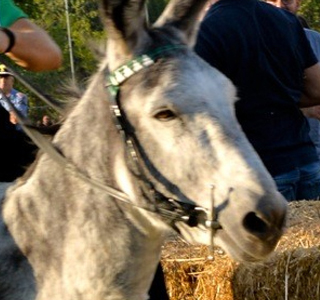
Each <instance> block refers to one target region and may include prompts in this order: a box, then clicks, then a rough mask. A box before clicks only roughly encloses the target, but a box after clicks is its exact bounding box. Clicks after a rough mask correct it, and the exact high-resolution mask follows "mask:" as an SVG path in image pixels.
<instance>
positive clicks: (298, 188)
mask: <svg viewBox="0 0 320 300" xmlns="http://www.w3.org/2000/svg"><path fill="white" fill-rule="evenodd" d="M273 179H274V180H275V182H276V185H277V187H278V191H279V192H280V193H281V194H282V195H283V196H284V197H285V198H286V199H287V201H293V200H319V199H320V162H315V163H312V164H308V165H305V166H303V167H300V168H296V169H294V170H293V171H290V172H287V173H284V174H280V175H277V176H274V177H273Z"/></svg>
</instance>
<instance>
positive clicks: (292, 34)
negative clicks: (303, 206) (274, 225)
mask: <svg viewBox="0 0 320 300" xmlns="http://www.w3.org/2000/svg"><path fill="white" fill-rule="evenodd" d="M195 51H196V52H197V53H198V55H199V56H200V57H202V58H203V59H204V60H206V61H207V62H208V63H209V64H211V65H212V66H214V67H215V68H217V69H218V70H220V71H221V72H222V73H224V74H225V75H226V76H227V77H229V78H230V79H231V80H232V81H233V83H234V84H235V86H236V87H237V88H238V96H239V101H238V102H237V103H236V104H235V109H236V115H237V119H238V121H239V123H240V125H241V127H242V129H243V131H244V132H245V134H246V136H247V138H248V139H249V141H250V142H251V144H252V145H253V147H254V148H255V150H256V151H257V153H258V154H259V156H260V158H261V159H262V161H263V163H264V164H265V166H266V168H267V169H268V171H269V172H270V174H271V175H272V177H273V178H274V180H275V182H276V184H277V187H278V190H279V191H280V192H281V193H282V194H283V196H284V197H285V198H286V199H287V200H288V201H292V200H301V199H318V198H319V197H320V162H319V159H318V156H317V153H316V149H315V146H314V144H313V143H312V141H311V139H310V136H309V126H308V122H307V119H306V118H305V117H304V115H303V114H302V112H301V110H300V106H314V105H317V104H320V64H319V63H318V60H317V58H316V57H315V55H314V53H313V51H312V49H311V46H310V43H309V42H308V40H307V38H306V35H305V33H304V30H303V28H302V26H301V25H300V22H299V20H298V19H297V18H296V17H295V16H294V15H292V14H291V13H289V12H287V11H285V10H281V9H278V8H276V7H273V6H272V5H269V4H267V3H265V2H263V1H259V0H220V1H217V2H216V3H214V4H213V5H212V6H211V8H210V9H209V11H208V13H207V15H206V16H205V18H204V20H203V21H202V23H201V27H200V31H199V35H198V39H197V42H196V46H195Z"/></svg>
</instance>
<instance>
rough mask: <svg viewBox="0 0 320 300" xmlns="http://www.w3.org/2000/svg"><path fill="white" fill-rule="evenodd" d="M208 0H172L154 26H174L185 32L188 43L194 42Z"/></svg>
mask: <svg viewBox="0 0 320 300" xmlns="http://www.w3.org/2000/svg"><path fill="white" fill-rule="evenodd" d="M207 2H208V0H171V2H170V3H169V4H168V5H167V7H166V9H165V10H164V12H163V13H162V14H161V16H160V17H159V19H158V20H157V22H156V23H155V24H154V26H155V27H160V26H166V25H169V26H173V27H175V28H177V29H179V30H181V31H182V32H184V34H185V35H186V37H187V40H188V43H189V44H193V43H194V40H195V36H196V32H197V29H198V25H199V21H200V16H201V13H202V10H203V9H204V6H205V4H206V3H207Z"/></svg>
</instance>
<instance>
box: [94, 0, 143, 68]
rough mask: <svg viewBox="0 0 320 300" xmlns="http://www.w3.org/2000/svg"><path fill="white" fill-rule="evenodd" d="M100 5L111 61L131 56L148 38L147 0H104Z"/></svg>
mask: <svg viewBox="0 0 320 300" xmlns="http://www.w3.org/2000/svg"><path fill="white" fill-rule="evenodd" d="M100 7H101V12H102V20H103V21H104V25H105V27H106V30H107V32H108V58H109V62H111V61H113V60H114V59H117V58H120V57H122V58H123V57H127V58H130V56H132V54H133V53H134V52H135V51H139V50H138V48H139V47H140V46H143V45H144V44H145V43H146V41H147V40H148V35H147V31H146V17H145V12H146V11H145V0H102V1H100ZM115 64H117V63H115Z"/></svg>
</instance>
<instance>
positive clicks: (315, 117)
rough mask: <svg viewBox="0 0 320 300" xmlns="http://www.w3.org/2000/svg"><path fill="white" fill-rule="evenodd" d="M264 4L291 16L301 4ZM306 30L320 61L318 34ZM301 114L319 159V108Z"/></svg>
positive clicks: (293, 1)
mask: <svg viewBox="0 0 320 300" xmlns="http://www.w3.org/2000/svg"><path fill="white" fill-rule="evenodd" d="M266 2H267V3H269V4H271V5H274V6H276V7H278V8H282V9H285V10H287V11H290V12H291V13H293V14H297V12H298V9H299V7H300V4H301V1H300V0H290V1H283V0H282V1H280V0H267V1H266ZM302 25H303V23H302ZM304 27H305V26H304ZM308 28H309V27H308ZM308 28H304V31H305V34H306V36H307V38H308V40H309V42H310V45H311V48H312V50H313V51H314V53H315V55H316V57H317V59H318V60H319V61H320V33H319V32H317V31H314V30H311V29H308ZM302 112H303V113H304V115H305V116H306V117H307V118H308V122H309V125H310V137H311V139H312V141H313V143H314V145H315V146H316V149H317V154H318V157H319V158H320V106H313V107H308V108H304V109H302Z"/></svg>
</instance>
